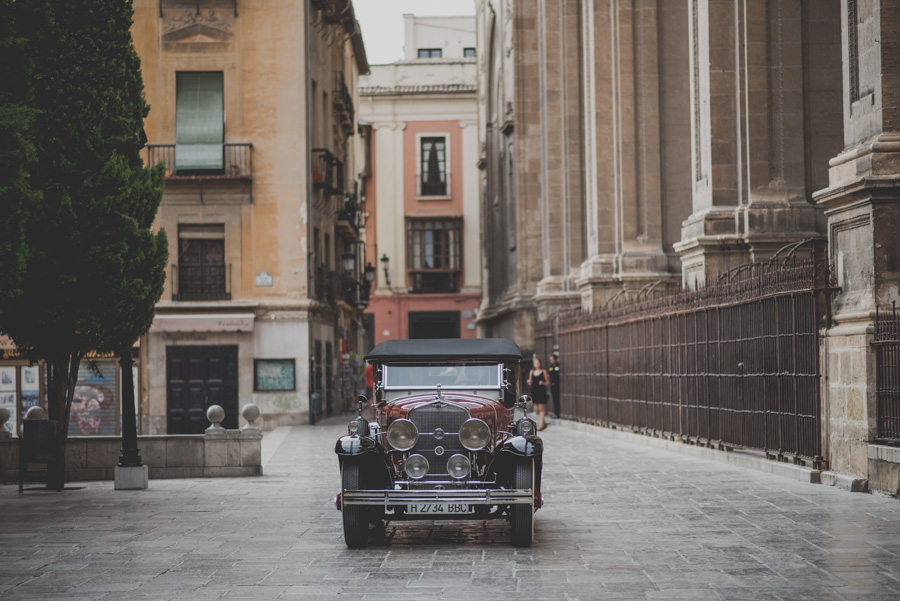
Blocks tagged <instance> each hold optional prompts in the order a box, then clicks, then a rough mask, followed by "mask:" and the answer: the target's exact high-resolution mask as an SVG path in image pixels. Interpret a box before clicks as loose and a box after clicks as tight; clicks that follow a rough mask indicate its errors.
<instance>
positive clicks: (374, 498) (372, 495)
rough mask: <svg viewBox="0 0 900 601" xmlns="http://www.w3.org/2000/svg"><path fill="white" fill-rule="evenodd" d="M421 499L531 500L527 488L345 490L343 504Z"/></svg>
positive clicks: (509, 502)
mask: <svg viewBox="0 0 900 601" xmlns="http://www.w3.org/2000/svg"><path fill="white" fill-rule="evenodd" d="M423 501H439V502H443V503H471V504H473V505H528V504H530V503H533V502H534V490H532V489H530V488H512V489H505V488H504V489H496V488H494V489H490V488H489V489H486V490H390V489H386V490H345V491H343V504H344V505H383V506H385V507H387V506H388V505H403V504H406V503H418V502H423Z"/></svg>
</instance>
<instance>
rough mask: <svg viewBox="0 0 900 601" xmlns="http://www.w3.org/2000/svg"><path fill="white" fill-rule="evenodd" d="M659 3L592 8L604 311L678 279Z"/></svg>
mask: <svg viewBox="0 0 900 601" xmlns="http://www.w3.org/2000/svg"><path fill="white" fill-rule="evenodd" d="M658 16H659V7H658V2H657V0H634V1H633V2H632V1H628V2H625V1H623V0H586V1H585V2H584V13H583V24H584V29H583V31H584V42H585V43H584V63H583V69H584V80H583V81H584V107H585V118H584V121H585V131H586V134H585V151H584V155H585V198H586V223H587V231H586V234H587V244H586V246H587V258H586V260H585V261H584V262H583V263H582V264H581V274H580V278H579V280H578V286H579V288H580V291H581V298H582V307H583V308H585V309H588V310H590V309H592V308H596V307H597V306H598V305H602V304H603V303H605V302H606V301H607V300H608V299H609V298H611V297H612V296H614V295H615V294H616V293H618V292H619V291H620V290H622V289H623V288H625V289H627V290H634V291H637V290H638V289H640V288H642V287H643V286H645V285H647V284H649V283H652V282H655V281H657V280H660V279H663V280H667V279H672V274H671V273H670V272H669V260H668V257H667V255H666V253H665V251H664V249H663V230H664V224H663V221H662V218H663V215H664V213H663V210H662V193H661V181H660V118H659V116H660V104H659V103H660V90H659V77H660V71H659V67H660V65H659V46H658V42H659V21H658Z"/></svg>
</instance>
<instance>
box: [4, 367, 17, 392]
mask: <svg viewBox="0 0 900 601" xmlns="http://www.w3.org/2000/svg"><path fill="white" fill-rule="evenodd" d="M15 391H16V368H15V366H14V365H4V366H3V367H0V392H15Z"/></svg>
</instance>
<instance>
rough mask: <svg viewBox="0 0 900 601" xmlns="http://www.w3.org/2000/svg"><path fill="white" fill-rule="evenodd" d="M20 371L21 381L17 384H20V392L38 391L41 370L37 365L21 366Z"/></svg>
mask: <svg viewBox="0 0 900 601" xmlns="http://www.w3.org/2000/svg"><path fill="white" fill-rule="evenodd" d="M21 369H22V372H21V373H22V379H21V380H19V382H21V386H22V390H35V391H40V389H41V380H40V378H41V368H40V367H39V366H37V365H23V366H22V368H21Z"/></svg>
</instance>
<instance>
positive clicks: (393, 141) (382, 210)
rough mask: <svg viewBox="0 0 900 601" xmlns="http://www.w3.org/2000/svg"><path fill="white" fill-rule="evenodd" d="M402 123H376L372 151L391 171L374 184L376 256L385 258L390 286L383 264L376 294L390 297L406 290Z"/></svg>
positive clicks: (381, 173)
mask: <svg viewBox="0 0 900 601" xmlns="http://www.w3.org/2000/svg"><path fill="white" fill-rule="evenodd" d="M405 127H406V124H405V123H402V122H397V123H377V124H375V125H373V126H372V129H374V130H375V152H376V153H377V154H376V156H378V157H380V158H381V160H382V161H387V162H388V163H389V164H390V165H391V169H390V171H387V170H383V171H382V172H380V173H379V174H378V177H377V179H376V182H375V186H376V190H375V198H376V203H378V207H379V208H378V209H377V210H378V220H377V222H376V230H377V231H376V240H377V241H378V257H376V259H377V260H379V261H380V259H381V257H383V256H384V255H387V257H388V259H390V261H389V263H388V274H389V276H390V280H391V283H390V287H389V286H388V283H387V281H386V280H385V274H384V269H383V267H384V266H383V265H382V264H381V263H380V262H379V263H376V262H375V261H372V264H373V265H377V270H376V274H377V275H376V278H377V279H376V286H375V294H379V295H384V294H391V293H392V292H393V291H397V290H404V291H405V289H406V215H405V207H404V200H403V198H404V197H403V130H404V128H405Z"/></svg>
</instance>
